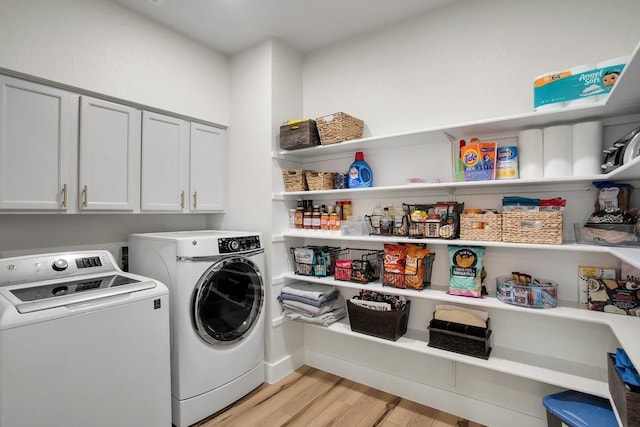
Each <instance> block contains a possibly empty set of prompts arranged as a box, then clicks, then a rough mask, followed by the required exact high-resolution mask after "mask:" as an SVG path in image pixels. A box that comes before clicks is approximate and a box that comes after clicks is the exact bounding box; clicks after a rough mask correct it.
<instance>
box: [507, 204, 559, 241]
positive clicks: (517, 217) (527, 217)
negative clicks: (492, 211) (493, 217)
mask: <svg viewBox="0 0 640 427" xmlns="http://www.w3.org/2000/svg"><path fill="white" fill-rule="evenodd" d="M502 240H503V241H505V242H514V243H546V244H551V245H561V244H562V212H503V213H502Z"/></svg>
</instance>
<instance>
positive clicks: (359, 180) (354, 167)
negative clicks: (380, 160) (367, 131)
mask: <svg viewBox="0 0 640 427" xmlns="http://www.w3.org/2000/svg"><path fill="white" fill-rule="evenodd" d="M348 184H349V188H367V187H371V186H372V185H373V172H371V167H370V166H369V165H368V164H367V162H365V161H364V153H363V152H362V151H356V158H355V160H354V162H353V163H351V166H349V177H348Z"/></svg>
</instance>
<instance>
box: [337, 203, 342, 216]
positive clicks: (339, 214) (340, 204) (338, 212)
mask: <svg viewBox="0 0 640 427" xmlns="http://www.w3.org/2000/svg"><path fill="white" fill-rule="evenodd" d="M336 214H338V217H340V219H342V200H336Z"/></svg>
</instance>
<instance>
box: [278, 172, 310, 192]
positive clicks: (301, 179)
mask: <svg viewBox="0 0 640 427" xmlns="http://www.w3.org/2000/svg"><path fill="white" fill-rule="evenodd" d="M306 172H307V171H306V170H304V169H296V170H283V171H282V178H283V179H284V189H285V191H307V190H308V189H309V187H308V186H307V178H306V176H305V175H306Z"/></svg>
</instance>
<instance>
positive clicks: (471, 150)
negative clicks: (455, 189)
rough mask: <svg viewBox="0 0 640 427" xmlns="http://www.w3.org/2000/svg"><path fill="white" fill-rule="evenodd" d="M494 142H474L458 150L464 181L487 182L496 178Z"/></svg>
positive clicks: (495, 146) (495, 144)
mask: <svg viewBox="0 0 640 427" xmlns="http://www.w3.org/2000/svg"><path fill="white" fill-rule="evenodd" d="M497 146H498V144H497V143H496V142H476V143H471V144H467V145H465V146H464V147H462V148H461V149H460V155H461V157H462V167H463V171H464V180H465V181H489V180H492V179H495V177H496V150H497Z"/></svg>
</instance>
